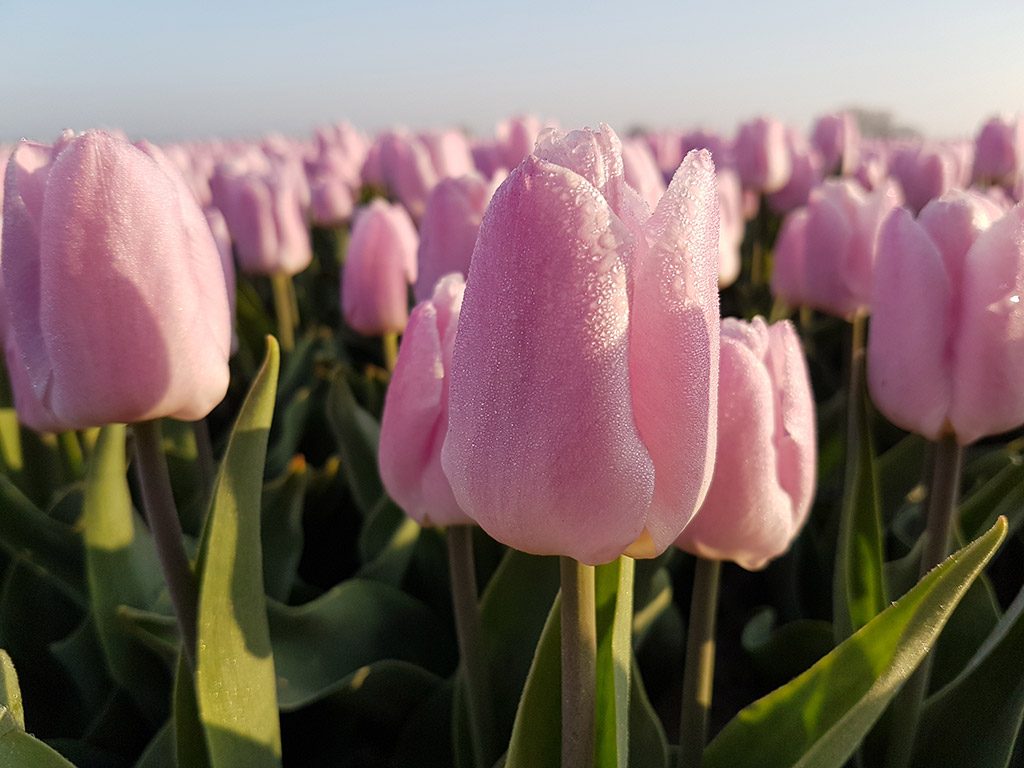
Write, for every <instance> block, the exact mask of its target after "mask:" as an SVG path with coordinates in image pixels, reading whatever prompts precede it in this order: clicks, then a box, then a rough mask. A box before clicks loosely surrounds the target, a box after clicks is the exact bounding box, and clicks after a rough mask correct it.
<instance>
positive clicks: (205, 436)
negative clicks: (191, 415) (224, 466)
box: [192, 418, 217, 502]
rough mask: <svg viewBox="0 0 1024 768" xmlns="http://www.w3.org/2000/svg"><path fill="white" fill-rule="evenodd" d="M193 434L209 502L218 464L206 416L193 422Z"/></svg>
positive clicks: (204, 490) (201, 481)
mask: <svg viewBox="0 0 1024 768" xmlns="http://www.w3.org/2000/svg"><path fill="white" fill-rule="evenodd" d="M192 434H193V435H195V439H196V462H197V464H198V465H199V482H200V483H202V489H203V500H204V502H208V501H209V500H210V492H211V491H212V490H213V481H214V479H215V478H216V476H217V470H216V466H217V465H216V462H215V461H214V458H213V443H212V442H211V441H210V425H209V424H207V423H206V419H205V418H203V419H199V420H198V421H193V422H192Z"/></svg>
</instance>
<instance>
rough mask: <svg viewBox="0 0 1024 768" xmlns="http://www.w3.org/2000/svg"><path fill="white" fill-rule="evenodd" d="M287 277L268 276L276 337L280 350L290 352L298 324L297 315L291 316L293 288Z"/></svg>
mask: <svg viewBox="0 0 1024 768" xmlns="http://www.w3.org/2000/svg"><path fill="white" fill-rule="evenodd" d="M291 282H292V279H291V277H290V276H289V275H286V274H284V273H283V272H279V273H277V274H274V275H271V276H270V286H271V288H273V291H274V313H275V314H276V315H277V335H278V340H279V341H280V342H281V349H282V350H284V351H285V352H291V351H292V350H293V349H295V326H296V324H297V322H298V317H297V316H296V315H297V313H295V314H293V312H292V310H293V309H294V303H293V290H294V289H293V287H292V284H291Z"/></svg>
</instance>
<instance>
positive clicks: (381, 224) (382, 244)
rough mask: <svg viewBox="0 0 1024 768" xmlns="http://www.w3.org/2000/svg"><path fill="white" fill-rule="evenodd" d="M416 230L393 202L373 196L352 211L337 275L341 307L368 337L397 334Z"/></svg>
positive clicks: (412, 276) (411, 277)
mask: <svg viewBox="0 0 1024 768" xmlns="http://www.w3.org/2000/svg"><path fill="white" fill-rule="evenodd" d="M418 239H419V238H418V237H417V235H416V228H415V227H414V226H413V223H412V220H411V219H410V218H409V215H408V214H407V213H406V212H405V211H404V210H403V209H402V208H401V207H400V206H398V205H391V204H390V203H385V202H384V201H383V200H374V201H373V202H372V203H370V205H369V206H367V207H366V208H363V209H362V210H361V211H359V212H358V213H357V214H356V219H355V223H354V224H353V226H352V239H351V240H350V241H349V245H348V254H347V256H346V257H345V267H344V269H343V271H342V278H341V309H342V314H344V316H345V322H347V323H348V324H349V325H350V326H351V327H352V328H354V329H355V330H357V331H359V332H360V333H364V334H366V335H368V336H380V335H383V334H385V333H401V332H402V330H403V329H404V328H405V324H406V322H408V320H409V300H408V295H409V284H410V283H413V282H415V281H416V247H417V244H418Z"/></svg>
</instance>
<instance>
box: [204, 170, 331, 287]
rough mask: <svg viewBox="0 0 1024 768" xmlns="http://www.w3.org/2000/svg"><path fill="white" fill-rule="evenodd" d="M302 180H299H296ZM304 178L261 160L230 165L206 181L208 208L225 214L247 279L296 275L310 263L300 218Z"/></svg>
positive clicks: (306, 235)
mask: <svg viewBox="0 0 1024 768" xmlns="http://www.w3.org/2000/svg"><path fill="white" fill-rule="evenodd" d="M300 177H301V178H300ZM305 184H306V182H305V176H304V174H302V173H301V172H300V171H298V170H297V169H294V168H289V167H287V166H282V165H279V164H275V163H272V162H270V161H269V160H266V159H260V160H257V161H256V162H254V163H250V162H237V161H236V162H229V163H227V164H225V165H222V166H220V167H219V168H218V169H217V172H216V173H215V174H214V177H213V179H212V180H211V183H210V187H211V190H212V192H213V203H214V205H215V206H217V208H219V209H220V212H221V213H222V214H224V219H225V220H226V221H227V224H228V229H229V230H230V231H231V239H232V240H233V241H234V244H235V248H236V252H237V255H238V264H239V267H240V268H241V270H242V271H243V272H245V273H246V274H250V275H296V274H298V273H299V272H302V271H303V270H305V269H306V267H308V266H309V264H310V262H311V261H312V260H313V249H312V246H311V245H310V241H309V229H308V227H307V225H306V217H305V214H304V213H303V204H302V200H303V195H304V194H306V193H307V192H308V187H307V186H304V185H305Z"/></svg>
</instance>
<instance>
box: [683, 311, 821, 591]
mask: <svg viewBox="0 0 1024 768" xmlns="http://www.w3.org/2000/svg"><path fill="white" fill-rule="evenodd" d="M719 360H720V362H719V373H718V449H717V453H716V456H715V471H714V474H713V475H712V477H711V487H710V488H708V494H707V497H706V498H705V499H704V503H703V504H702V505H701V508H700V511H699V512H698V513H697V516H696V517H695V518H694V519H693V520H692V521H691V522H690V524H689V525H688V526H686V528H685V529H684V530H683V533H682V535H681V536H680V537H679V538H678V539H677V540H676V546H678V547H679V548H680V549H682V550H684V551H686V552H690V553H691V554H694V555H697V556H699V557H703V558H706V559H710V560H731V561H733V562H735V563H738V564H739V565H741V566H743V567H744V568H746V569H747V570H751V571H755V570H759V569H761V568H763V567H764V566H765V565H767V563H768V561H770V560H772V559H774V558H776V557H778V556H779V555H781V554H783V553H784V552H785V551H786V550H787V549H789V545H790V544H791V543H792V541H793V539H794V538H796V535H797V533H799V532H800V529H801V528H802V527H803V525H804V523H805V522H806V520H807V514H808V512H809V511H810V508H811V501H812V499H813V498H814V483H815V472H816V460H815V457H816V448H815V442H816V440H815V423H814V398H813V396H812V394H811V384H810V379H809V377H808V374H807V362H806V360H805V359H804V354H803V350H802V349H801V347H800V340H799V338H798V336H797V334H796V331H795V330H794V329H793V325H792V324H791V323H790V322H789V321H785V320H784V321H782V322H780V323H775V324H774V325H772V326H768V325H767V324H765V322H764V320H763V319H761V318H760V317H756V318H754V320H753V321H752V322H750V323H746V322H744V321H742V320H736V319H733V318H726V319H725V320H723V321H722V346H721V357H720V358H719Z"/></svg>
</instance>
